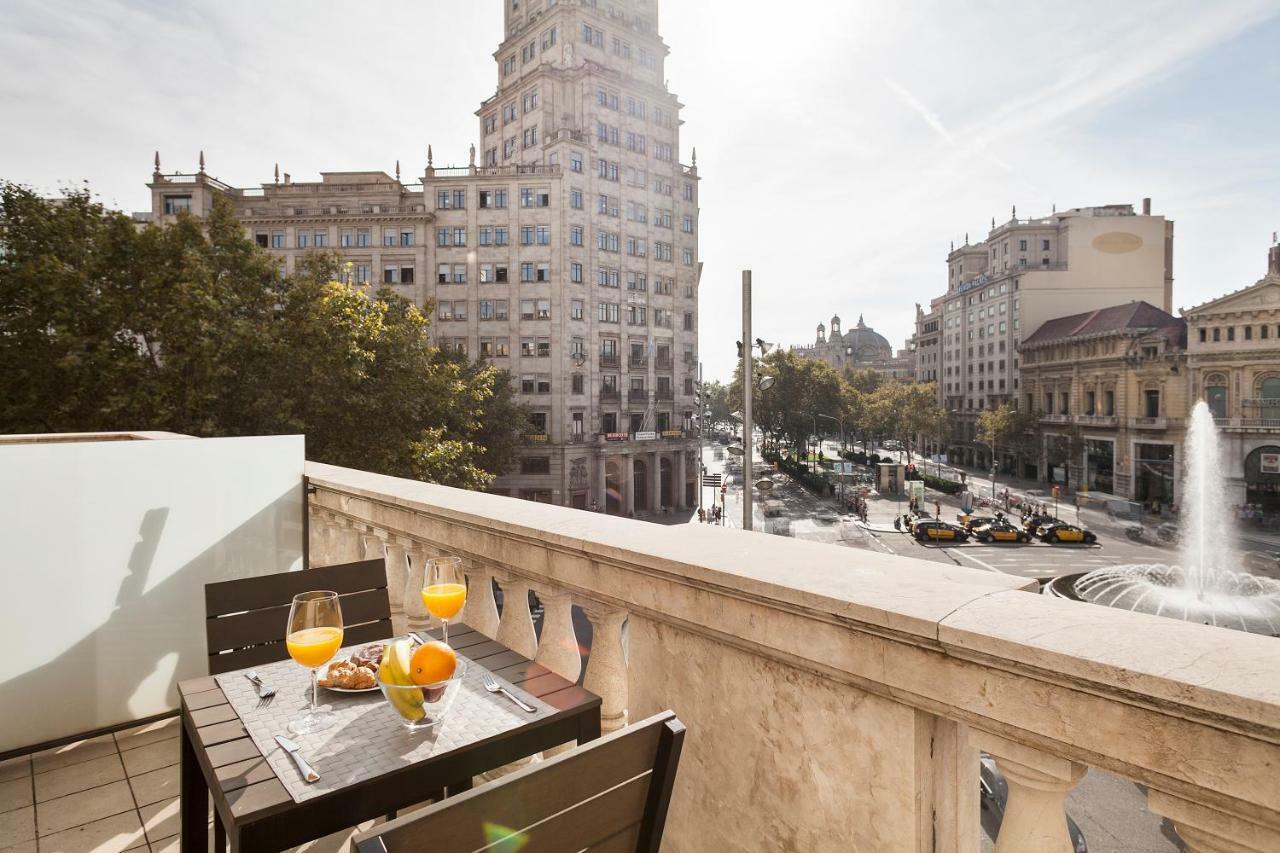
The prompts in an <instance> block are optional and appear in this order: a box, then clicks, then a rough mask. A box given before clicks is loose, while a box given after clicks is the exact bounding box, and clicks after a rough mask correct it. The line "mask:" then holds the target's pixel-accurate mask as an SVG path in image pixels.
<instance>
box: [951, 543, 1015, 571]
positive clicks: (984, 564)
mask: <svg viewBox="0 0 1280 853" xmlns="http://www.w3.org/2000/svg"><path fill="white" fill-rule="evenodd" d="M954 550H955V551H956V553H958V554H959V555H960V556H961V557H964V558H965V559H968V560H973V561H974V562H975V563H977V564H978V565H979V566H981V567H982V568H984V569H986V570H987V571H989V572H995V573H996V574H998V575H1005V574H1008V572H1005V571H1003V570H1001V569H997V568H996V567H995V566H993V565H991V564H990V563H988V562H986V561H985V560H979V559H978V558H977V557H975V556H973V555H972V554H970V553H968V551H966V550H965V549H964V548H956V549H954Z"/></svg>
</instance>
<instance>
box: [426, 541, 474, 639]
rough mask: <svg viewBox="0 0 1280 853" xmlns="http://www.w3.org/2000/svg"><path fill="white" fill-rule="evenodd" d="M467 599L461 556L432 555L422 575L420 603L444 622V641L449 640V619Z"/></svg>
mask: <svg viewBox="0 0 1280 853" xmlns="http://www.w3.org/2000/svg"><path fill="white" fill-rule="evenodd" d="M466 601H467V579H466V577H465V576H464V575H463V574H462V558H461V557H432V558H431V559H430V560H427V565H426V574H425V576H424V577H423V586H422V604H423V606H424V607H426V608H427V612H428V613H430V614H431V615H432V616H434V617H436V618H437V619H439V620H440V621H441V622H443V623H444V641H445V643H446V644H447V643H448V642H449V620H450V619H452V618H453V617H455V616H457V615H458V611H459V610H461V609H462V605H463V604H465V603H466Z"/></svg>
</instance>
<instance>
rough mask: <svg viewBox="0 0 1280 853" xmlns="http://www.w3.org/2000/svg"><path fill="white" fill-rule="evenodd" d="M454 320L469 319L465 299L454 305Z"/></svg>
mask: <svg viewBox="0 0 1280 853" xmlns="http://www.w3.org/2000/svg"><path fill="white" fill-rule="evenodd" d="M453 319H455V320H465V319H467V301H466V300H465V299H460V300H458V301H457V302H454V303H453Z"/></svg>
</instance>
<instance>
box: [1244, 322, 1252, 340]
mask: <svg viewBox="0 0 1280 853" xmlns="http://www.w3.org/2000/svg"><path fill="white" fill-rule="evenodd" d="M1244 339H1245V340H1246V341H1251V340H1253V326H1245V327H1244Z"/></svg>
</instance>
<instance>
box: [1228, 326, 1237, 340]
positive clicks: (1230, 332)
mask: <svg viewBox="0 0 1280 853" xmlns="http://www.w3.org/2000/svg"><path fill="white" fill-rule="evenodd" d="M1235 339H1236V327H1235V326H1228V327H1227V340H1229V341H1234V340H1235Z"/></svg>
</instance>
